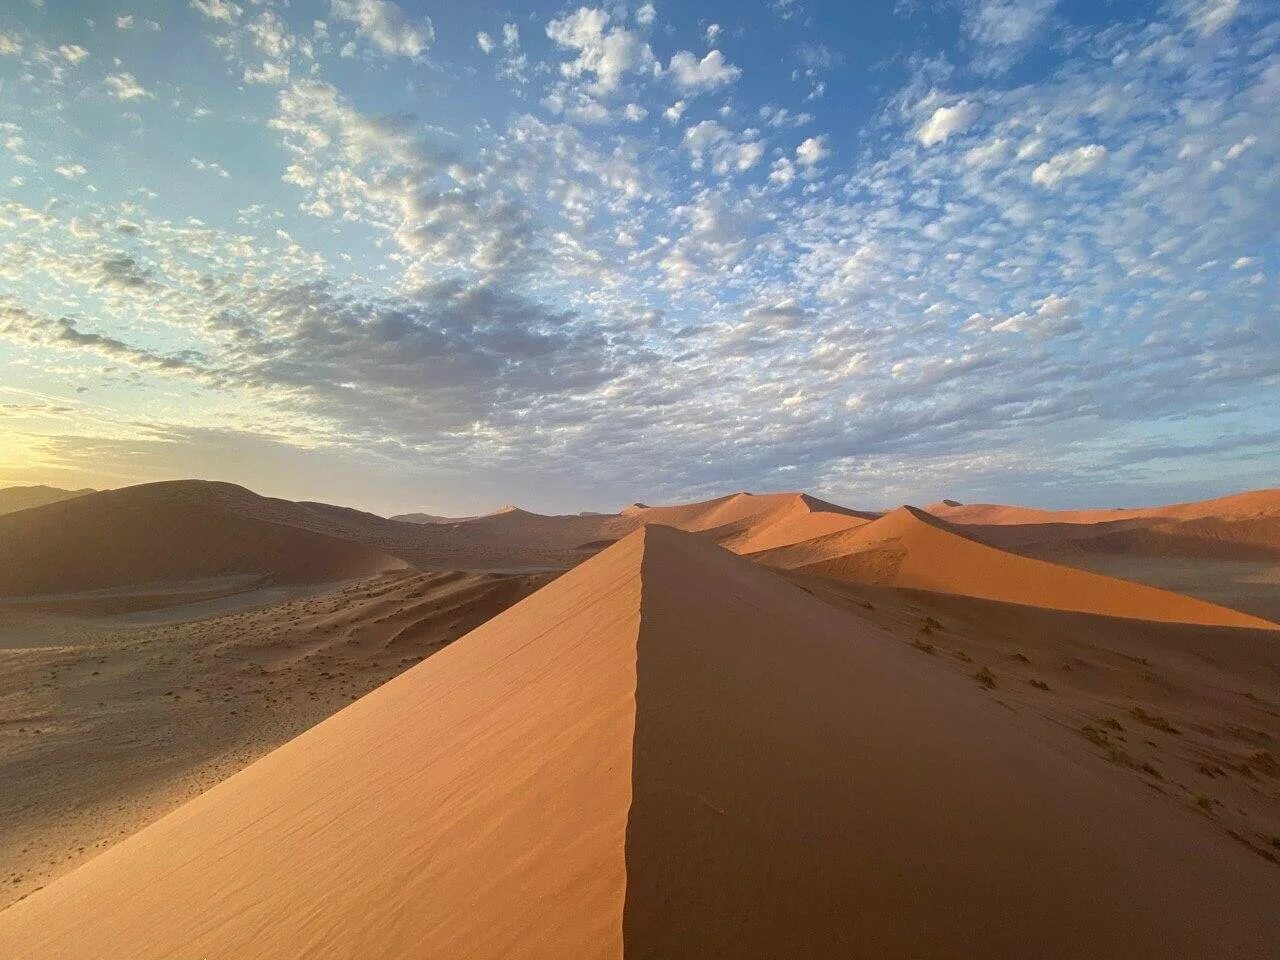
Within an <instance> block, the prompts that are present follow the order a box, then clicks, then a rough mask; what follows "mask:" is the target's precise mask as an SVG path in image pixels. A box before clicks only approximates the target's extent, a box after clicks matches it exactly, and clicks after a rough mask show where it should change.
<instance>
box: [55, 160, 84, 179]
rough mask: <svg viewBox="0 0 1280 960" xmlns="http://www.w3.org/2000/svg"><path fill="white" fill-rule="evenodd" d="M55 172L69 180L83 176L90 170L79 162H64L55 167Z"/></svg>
mask: <svg viewBox="0 0 1280 960" xmlns="http://www.w3.org/2000/svg"><path fill="white" fill-rule="evenodd" d="M53 172H54V173H56V174H57V175H58V176H60V177H66V178H67V179H68V180H76V179H79V178H80V177H83V176H84V175H85V174H86V173H88V172H89V171H88V170H86V169H85V168H84V165H83V164H79V163H62V164H59V165H58V166H56V167H54V168H53Z"/></svg>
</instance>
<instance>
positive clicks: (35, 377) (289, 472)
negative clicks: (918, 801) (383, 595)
mask: <svg viewBox="0 0 1280 960" xmlns="http://www.w3.org/2000/svg"><path fill="white" fill-rule="evenodd" d="M1278 113H1280V6H1277V5H1276V4H1274V3H1273V2H1270V0H1172V2H1165V3H1141V2H1123V3H1098V2H1093V3H1083V2H1070V0H898V2H897V3H896V4H895V3H893V2H890V0H886V2H883V3H879V2H877V3H856V4H855V3H847V2H818V0H764V2H759V3H747V2H696V0H683V2H680V3H675V2H670V0H652V2H643V3H636V2H631V3H617V4H605V5H603V6H577V5H563V4H546V3H508V4H505V5H502V4H490V3H486V2H464V0H450V2H443V0H441V2H417V0H400V2H391V0H235V2H232V0H113V2H104V0H95V2H92V3H88V2H80V3H76V2H70V0H7V2H5V3H4V4H3V5H2V6H0V484H4V483H50V484H55V485H58V486H68V487H80V486H95V487H109V486H121V485H124V484H129V483H139V482H146V481H151V480H160V479H170V478H177V477H193V476H194V477H205V478H211V479H221V480H229V481H233V482H237V483H242V484H245V485H247V486H249V487H251V488H253V489H255V490H257V491H259V492H261V493H265V494H270V495H274V496H284V497H290V498H294V499H317V500H327V501H331V502H338V503H345V504H351V505H354V506H360V507H364V508H367V509H372V510H375V511H378V512H396V511H402V510H409V509H425V510H429V511H431V512H435V513H446V514H455V515H456V514H469V513H474V512H478V511H483V510H486V509H490V508H492V507H493V506H495V505H497V504H500V503H518V504H520V505H522V506H525V507H528V508H531V509H537V510H543V511H565V512H568V511H577V510H585V509H616V508H617V507H619V506H621V505H623V504H625V503H628V502H631V501H633V500H644V501H646V502H670V501H676V500H687V499H697V498H704V497H710V496H715V495H720V494H724V493H728V492H733V491H737V490H743V489H746V490H752V491H774V490H791V489H804V490H808V491H811V492H814V493H817V494H819V495H822V496H826V497H828V498H830V499H834V500H837V501H840V502H843V503H848V504H850V505H855V506H867V507H883V506H890V505H893V504H896V503H900V502H916V503H927V502H929V501H931V500H936V499H939V498H941V497H952V498H955V499H960V500H966V501H976V500H984V501H1000V502H1015V503H1025V504H1036V505H1043V506H1114V505H1120V504H1135V503H1157V502H1168V501H1173V500H1182V499H1194V498H1199V497H1206V496H1211V495H1216V494H1222V493H1226V492H1229V491H1233V490H1239V489H1246V488H1256V487H1262V486H1274V485H1276V483H1277V476H1278V469H1277V468H1280V414H1278V413H1277V410H1278V409H1280V405H1278V403H1277V401H1278V400H1280V389H1278V388H1280V295H1278V293H1280V291H1278V288H1277V276H1278V274H1280V240H1278V239H1277V229H1276V225H1277V223H1280V116H1278Z"/></svg>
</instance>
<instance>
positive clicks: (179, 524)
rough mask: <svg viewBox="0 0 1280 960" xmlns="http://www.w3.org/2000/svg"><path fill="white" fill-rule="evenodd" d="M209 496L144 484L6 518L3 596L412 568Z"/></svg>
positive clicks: (298, 579)
mask: <svg viewBox="0 0 1280 960" xmlns="http://www.w3.org/2000/svg"><path fill="white" fill-rule="evenodd" d="M210 486H216V485H210ZM233 489H239V488H233ZM207 490H208V486H203V485H184V484H144V485H142V486H136V487H125V488H123V489H120V490H107V491H103V492H100V493H90V494H86V495H84V496H81V497H76V498H75V499H71V500H63V501H61V502H58V503H51V504H47V505H45V506H42V507H36V508H33V509H29V510H22V511H19V512H16V513H11V514H6V515H4V516H0V596H26V595H30V594H37V593H63V592H72V591H81V590H95V589H101V588H106V587H116V586H121V585H125V584H139V583H148V582H152V581H162V580H188V579H194V578H201V577H216V576H224V575H229V574H258V575H262V576H268V577H271V578H272V579H273V580H275V581H276V582H278V583H310V582H324V581H329V580H342V579H349V578H354V577H361V576H368V575H370V574H373V573H377V572H380V571H383V570H390V569H395V568H398V567H403V566H404V563H403V562H402V561H400V560H398V559H397V558H395V557H392V556H390V555H388V554H386V553H383V552H381V551H379V550H376V549H374V548H371V547H368V546H365V545H363V544H359V543H352V542H347V541H344V540H340V539H337V538H335V537H331V536H327V535H325V534H321V533H315V532H312V531H310V530H304V529H300V528H298V527H291V526H286V525H283V524H279V523H274V522H271V521H269V520H264V519H259V518H257V517H254V516H250V515H246V514H245V513H244V512H241V511H236V510H233V509H230V508H228V507H227V506H226V505H225V504H223V503H221V502H219V500H218V499H217V498H215V497H211V496H207V495H204V494H205V492H206V491H207ZM244 493H246V494H247V493H248V491H244ZM249 496H252V494H250V495H249Z"/></svg>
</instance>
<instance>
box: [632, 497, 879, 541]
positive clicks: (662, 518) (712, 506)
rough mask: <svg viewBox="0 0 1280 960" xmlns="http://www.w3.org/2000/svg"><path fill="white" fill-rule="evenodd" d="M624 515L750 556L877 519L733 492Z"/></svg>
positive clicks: (821, 504) (816, 503)
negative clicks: (715, 497) (682, 531)
mask: <svg viewBox="0 0 1280 960" xmlns="http://www.w3.org/2000/svg"><path fill="white" fill-rule="evenodd" d="M622 515H623V516H625V517H630V518H632V519H634V520H635V521H637V522H638V523H642V524H655V523H656V524H662V525H663V526H668V527H675V528H676V529H677V530H684V531H686V532H692V533H700V534H703V535H704V536H706V537H709V538H710V539H712V540H714V541H715V542H716V543H718V544H720V545H721V546H722V547H725V548H727V549H729V550H732V551H734V552H735V553H754V552H756V551H760V550H768V549H771V548H774V547H781V546H786V545H788V544H791V543H796V542H799V541H801V540H810V539H813V538H814V537H820V536H823V535H825V534H829V533H833V532H835V531H838V530H848V529H850V528H853V527H857V526H860V525H862V524H863V523H866V522H867V521H868V520H873V519H875V518H876V517H877V516H878V514H875V513H866V512H860V511H857V510H850V509H848V508H846V507H841V506H837V505H836V504H834V503H827V502H826V501H825V500H819V499H818V498H816V497H811V496H809V495H808V494H807V493H770V494H751V493H736V494H732V495H731V496H727V497H719V498H717V499H715V500H704V501H701V502H698V503H688V504H680V505H677V506H669V507H648V506H644V505H640V504H636V505H633V506H631V507H628V508H627V509H626V510H624V511H623V514H622Z"/></svg>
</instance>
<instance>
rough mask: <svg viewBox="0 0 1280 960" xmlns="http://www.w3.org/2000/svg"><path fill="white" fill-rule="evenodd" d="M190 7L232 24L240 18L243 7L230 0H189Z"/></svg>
mask: <svg viewBox="0 0 1280 960" xmlns="http://www.w3.org/2000/svg"><path fill="white" fill-rule="evenodd" d="M191 9H192V10H195V11H196V12H197V13H199V14H200V15H201V16H204V17H207V18H208V19H210V20H215V21H218V22H220V23H226V24H232V23H235V22H236V21H237V20H239V19H240V16H241V14H243V13H244V8H243V7H241V6H240V5H239V4H237V3H232V2H231V0H191Z"/></svg>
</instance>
